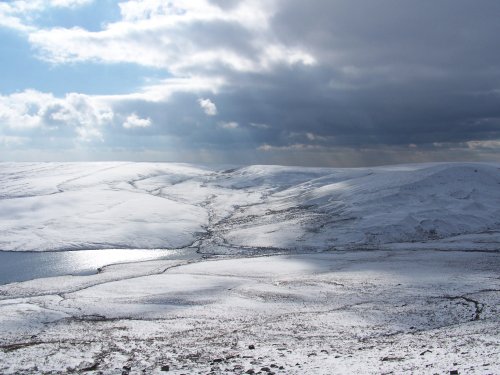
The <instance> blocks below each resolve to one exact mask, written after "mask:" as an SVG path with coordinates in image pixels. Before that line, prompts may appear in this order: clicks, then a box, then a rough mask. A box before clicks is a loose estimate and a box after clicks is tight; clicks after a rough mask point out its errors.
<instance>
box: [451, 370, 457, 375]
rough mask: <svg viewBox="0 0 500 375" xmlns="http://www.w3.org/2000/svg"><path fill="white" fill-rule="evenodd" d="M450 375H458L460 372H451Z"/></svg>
mask: <svg viewBox="0 0 500 375" xmlns="http://www.w3.org/2000/svg"><path fill="white" fill-rule="evenodd" d="M450 375H458V370H451V371H450Z"/></svg>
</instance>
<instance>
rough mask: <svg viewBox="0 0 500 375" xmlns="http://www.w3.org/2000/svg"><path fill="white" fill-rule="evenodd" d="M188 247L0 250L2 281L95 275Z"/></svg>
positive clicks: (174, 255) (179, 255) (180, 253)
mask: <svg viewBox="0 0 500 375" xmlns="http://www.w3.org/2000/svg"><path fill="white" fill-rule="evenodd" d="M186 256H187V254H186V251H184V250H144V249H133V250H120V249H112V250H78V251H58V252H53V251H52V252H15V251H0V284H8V283H12V282H16V281H26V280H32V279H37V278H40V277H51V276H61V275H91V274H94V273H96V272H97V269H98V268H99V267H103V266H105V265H108V264H116V263H127V262H140V261H146V260H155V259H184V258H185V257H186Z"/></svg>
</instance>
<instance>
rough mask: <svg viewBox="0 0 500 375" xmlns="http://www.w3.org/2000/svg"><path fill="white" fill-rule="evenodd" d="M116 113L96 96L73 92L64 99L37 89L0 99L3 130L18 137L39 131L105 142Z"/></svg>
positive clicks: (0, 119) (1, 126)
mask: <svg viewBox="0 0 500 375" xmlns="http://www.w3.org/2000/svg"><path fill="white" fill-rule="evenodd" d="M113 118H114V112H113V110H112V108H111V107H109V105H107V104H106V103H105V102H103V101H100V100H98V99H97V98H95V97H92V96H88V95H83V94H76V93H70V94H67V95H66V96H65V97H64V98H57V97H54V96H53V95H52V94H48V93H42V92H39V91H35V90H26V91H23V92H20V93H15V94H11V95H5V96H0V131H3V132H6V131H8V132H10V133H14V134H16V135H23V134H24V135H26V134H28V133H29V132H33V131H40V132H42V133H44V134H47V136H49V137H50V135H51V134H53V135H55V136H59V135H60V134H61V133H66V132H69V133H72V132H73V134H76V135H77V138H78V139H81V140H84V141H89V140H93V139H97V140H102V139H103V136H102V132H101V129H102V128H103V127H105V126H107V125H110V124H112V122H113Z"/></svg>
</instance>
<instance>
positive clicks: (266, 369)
mask: <svg viewBox="0 0 500 375" xmlns="http://www.w3.org/2000/svg"><path fill="white" fill-rule="evenodd" d="M260 371H265V372H271V369H270V368H269V367H262V368H261V369H260Z"/></svg>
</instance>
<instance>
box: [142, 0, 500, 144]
mask: <svg viewBox="0 0 500 375" xmlns="http://www.w3.org/2000/svg"><path fill="white" fill-rule="evenodd" d="M280 4H281V6H280V8H279V10H278V12H277V13H276V14H275V15H274V17H273V18H272V20H271V24H270V28H271V29H272V31H273V35H274V37H275V38H276V39H277V40H279V41H280V42H281V43H283V44H284V45H287V46H290V47H300V48H301V49H302V50H304V51H307V52H309V53H310V54H311V55H313V56H314V57H315V58H316V60H317V63H316V64H315V65H312V66H303V65H301V64H296V65H292V66H290V65H286V64H282V65H278V66H276V67H274V68H273V69H271V70H269V71H261V72H251V73H248V72H236V71H234V70H230V69H227V67H225V66H224V65H220V66H218V65H212V66H211V69H212V71H213V72H214V73H219V74H223V75H224V76H225V77H227V79H228V81H229V82H230V85H228V87H226V88H225V89H223V90H222V91H220V92H219V93H218V94H217V96H215V97H214V101H215V102H216V104H217V107H218V108H219V115H218V116H216V117H215V118H213V119H207V118H206V116H203V113H201V112H200V113H189V114H186V113H185V112H184V111H183V109H185V108H192V104H193V103H194V101H195V100H196V97H195V96H194V95H191V94H183V95H177V96H175V97H174V98H173V99H172V101H171V103H169V104H168V105H156V107H157V108H150V111H149V113H154V114H153V115H152V116H153V118H154V119H156V120H155V122H156V123H157V124H159V126H160V131H162V130H161V129H163V131H164V132H165V133H169V134H174V135H176V136H178V137H179V138H180V139H186V140H188V143H191V144H194V145H197V144H212V145H213V146H214V147H215V148H217V147H225V148H230V147H231V146H229V145H232V146H235V147H240V146H241V144H244V145H247V146H248V147H252V146H255V147H257V146H258V145H260V144H267V145H271V146H275V147H284V146H287V145H293V144H295V143H297V142H300V143H301V144H304V145H306V144H307V145H317V146H321V147H352V148H357V147H377V146H385V145H393V146H404V145H408V144H412V145H429V144H433V143H447V144H454V143H457V144H461V143H464V142H468V141H478V140H491V139H498V138H500V127H499V125H500V95H499V91H498V90H499V89H500V48H498V35H500V22H498V15H499V14H500V3H499V2H497V1H481V2H471V1H462V0H461V1H456V0H454V1H451V0H444V1H437V2H436V1H396V0H393V1H390V0H383V1H377V2H373V1H354V2H353V1H344V0H340V1H339V0H337V1H312V2H304V1H293V0H292V1H284V2H281V3H280ZM188 35H191V36H193V38H194V39H195V40H196V42H197V43H210V44H212V45H213V46H216V45H219V46H221V47H227V48H228V49H233V50H238V53H239V54H241V55H244V56H248V55H249V54H251V53H253V52H254V51H253V50H252V47H251V45H249V44H248V43H246V42H245V41H244V38H245V32H244V31H242V30H239V29H238V26H237V25H235V24H231V25H227V24H226V25H219V26H218V27H213V25H208V24H197V25H196V26H194V27H192V28H191V30H190V32H189V33H188ZM217 40H218V41H219V42H218V43H215V44H214V41H217ZM235 45H237V47H234V46H235ZM233 47H234V48H233ZM222 120H223V121H236V122H238V124H239V128H237V129H231V130H228V129H221V128H220V127H218V126H217V122H218V121H222ZM251 124H266V125H267V126H266V127H260V128H259V127H255V126H252V125H251ZM156 130H158V129H156ZM148 131H154V130H153V129H150V130H148ZM301 134H302V136H300V135H301Z"/></svg>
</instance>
